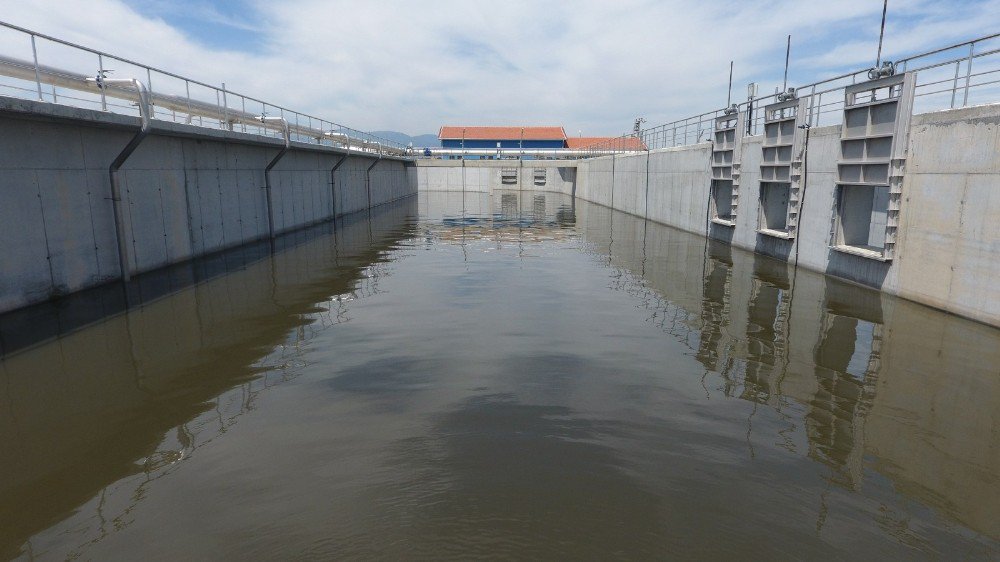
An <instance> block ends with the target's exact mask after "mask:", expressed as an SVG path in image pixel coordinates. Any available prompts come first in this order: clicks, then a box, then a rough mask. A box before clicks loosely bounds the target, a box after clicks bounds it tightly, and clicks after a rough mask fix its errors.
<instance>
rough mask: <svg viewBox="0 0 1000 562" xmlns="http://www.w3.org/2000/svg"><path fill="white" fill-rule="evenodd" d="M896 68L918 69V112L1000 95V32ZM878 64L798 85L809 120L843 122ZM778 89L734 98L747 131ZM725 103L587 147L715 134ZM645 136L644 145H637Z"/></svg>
mask: <svg viewBox="0 0 1000 562" xmlns="http://www.w3.org/2000/svg"><path fill="white" fill-rule="evenodd" d="M891 68H892V69H893V71H894V72H897V73H899V72H913V73H916V84H915V93H914V98H915V100H914V107H913V112H914V113H927V112H930V111H939V110H943V109H954V108H956V107H966V106H970V105H979V104H984V103H995V102H997V101H998V100H1000V33H994V34H992V35H987V36H984V37H979V38H977V39H973V40H971V41H965V42H962V43H957V44H954V45H949V46H946V47H942V48H939V49H934V50H932V51H928V52H925V53H920V54H916V55H911V56H908V57H905V58H901V59H898V60H896V61H895V62H893V63H892V67H891ZM873 70H874V69H871V68H865V69H861V70H857V71H853V72H848V73H846V74H841V75H839V76H835V77H833V78H827V79H824V80H820V81H818V82H813V83H811V84H805V85H803V86H799V87H797V88H795V95H796V96H798V97H800V98H807V99H808V103H807V107H808V115H807V117H806V122H807V123H808V124H809V125H810V126H812V127H819V126H825V125H839V124H841V122H842V118H843V110H844V88H845V87H847V86H850V85H853V84H857V83H859V82H866V81H868V80H870V79H871V75H870V74H869V73H870V72H872V71H873ZM782 94H784V92H775V93H773V94H766V95H763V96H755V97H753V98H751V99H748V100H747V101H744V102H742V103H739V104H735V105H736V107H737V108H738V110H739V111H741V112H743V114H744V115H745V116H746V119H745V125H744V126H745V127H746V129H747V130H746V133H747V134H748V135H758V134H761V133H762V132H763V127H764V111H763V109H764V106H765V105H768V104H771V103H775V102H777V101H780V100H779V99H778V96H779V95H782ZM725 112H726V108H719V109H715V110H712V111H708V112H705V113H700V114H698V115H694V116H691V117H686V118H684V119H679V120H677V121H672V122H670V123H664V124H662V125H657V126H654V127H649V128H646V129H642V130H641V131H639V133H638V134H636V133H634V132H630V133H626V134H623V135H621V136H619V137H615V138H613V139H608V140H606V141H602V142H600V143H597V144H594V145H591V146H588V147H586V148H585V149H584V150H585V151H588V152H590V153H591V155H592V156H601V155H604V154H607V153H608V152H615V153H622V152H635V151H642V150H655V149H660V148H670V147H675V146H687V145H691V144H697V143H700V142H707V141H709V140H711V134H712V131H713V130H714V126H715V120H716V118H718V117H721V116H723V115H724V114H725ZM637 139H638V141H641V145H642V146H643V148H638V147H637V146H638V145H640V143H639V142H637Z"/></svg>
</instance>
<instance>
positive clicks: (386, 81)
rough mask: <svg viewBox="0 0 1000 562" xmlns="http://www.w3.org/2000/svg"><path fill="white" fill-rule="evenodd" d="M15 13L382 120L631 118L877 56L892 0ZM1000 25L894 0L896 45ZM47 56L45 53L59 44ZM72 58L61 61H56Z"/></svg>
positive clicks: (607, 123) (244, 3) (184, 66)
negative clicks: (788, 41) (885, 0)
mask: <svg viewBox="0 0 1000 562" xmlns="http://www.w3.org/2000/svg"><path fill="white" fill-rule="evenodd" d="M5 6H9V9H5V10H4V13H3V15H2V16H0V19H3V20H5V21H8V22H11V23H14V24H17V25H22V26H24V27H28V28H32V29H36V30H38V31H41V32H44V33H48V34H51V35H55V36H58V37H65V38H67V39H70V40H73V41H76V42H79V43H82V44H85V45H88V46H92V47H96V48H100V49H103V50H106V51H109V52H112V53H121V54H122V55H124V56H129V57H130V58H133V59H136V60H139V61H142V62H144V63H147V64H151V65H154V66H157V67H160V68H163V69H165V70H169V71H172V72H176V73H178V74H183V75H185V76H191V77H193V78H196V79H199V80H202V81H205V82H208V83H212V84H221V83H222V82H225V83H226V84H227V86H228V87H229V88H230V89H232V90H236V91H239V92H242V93H246V94H248V95H253V96H255V97H258V98H263V99H266V100H268V101H273V102H274V103H279V104H282V105H285V106H287V107H291V108H295V109H298V110H300V111H305V112H310V113H313V114H315V115H319V116H322V117H324V118H327V119H331V120H335V121H338V122H341V123H344V124H347V125H350V126H352V127H356V128H359V129H365V130H386V129H389V130H399V131H403V132H406V133H410V134H420V133H432V132H436V131H437V129H438V127H440V126H441V125H444V124H469V125H472V124H492V125H514V124H557V125H564V126H565V127H566V130H567V132H568V133H569V134H576V133H577V132H578V131H579V132H582V133H583V134H585V135H603V134H618V133H621V132H623V131H625V130H627V129H629V127H630V125H631V122H632V120H633V118H634V117H636V116H639V115H642V116H644V117H645V118H646V119H647V121H648V124H655V123H658V122H665V121H670V120H674V119H677V118H683V117H685V116H687V115H691V114H695V113H699V112H702V111H707V110H712V109H715V108H717V107H721V106H722V105H724V104H725V102H726V83H727V80H728V72H729V61H730V60H734V61H735V72H734V79H733V83H734V88H733V89H734V97H735V98H737V99H741V97H742V96H743V95H744V92H745V91H746V90H745V85H746V84H747V82H750V81H755V82H758V83H760V84H761V90H762V91H773V89H774V87H775V86H776V85H780V83H781V75H782V71H783V64H784V49H785V37H786V36H787V35H788V34H789V33H790V34H791V35H792V61H791V68H790V72H789V83H790V85H795V84H802V83H807V82H811V81H814V80H816V79H820V78H823V77H828V76H831V75H834V74H838V73H840V72H843V71H846V70H855V69H860V68H864V67H866V66H870V65H871V64H872V63H874V58H875V51H876V47H877V42H878V30H879V23H880V17H881V9H882V3H881V1H879V0H837V1H832V2H815V1H806V2H803V1H802V0H772V1H769V2H756V1H750V0H747V1H736V0H727V1H707V0H701V1H697V0H671V1H657V2H653V1H643V0H620V1H616V2H608V1H607V0H602V1H590V0H577V1H573V2H533V1H527V0H525V1H517V0H512V1H506V2H502V3H500V2H495V3H486V2H468V1H451V0H448V1H437V2H364V1H327V0H285V1H282V2H274V1H265V0H232V1H221V2H220V1H217V2H210V1H204V0H173V1H171V0H90V1H88V2H78V1H73V2H70V1H66V0H7V2H5ZM996 32H1000V0H976V1H973V0H968V1H953V2H943V1H930V0H890V2H889V18H888V24H887V31H886V41H885V49H884V51H885V53H886V56H888V57H889V58H899V57H901V56H904V55H907V54H911V53H914V52H919V51H923V50H927V49H931V48H935V47H938V46H942V45H945V44H948V43H952V42H959V41H963V40H966V39H971V38H973V37H977V36H982V35H987V34H990V33H996ZM43 62H44V61H43ZM49 62H51V63H58V62H59V61H49Z"/></svg>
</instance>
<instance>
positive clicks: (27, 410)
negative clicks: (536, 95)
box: [0, 192, 1000, 560]
mask: <svg viewBox="0 0 1000 562" xmlns="http://www.w3.org/2000/svg"><path fill="white" fill-rule="evenodd" d="M240 252H242V253H240ZM240 252H236V253H233V252H231V253H229V254H227V255H223V256H216V257H214V258H213V259H212V260H210V262H211V263H208V264H206V263H200V264H194V265H191V266H190V267H189V268H188V269H187V270H185V271H187V273H186V274H184V275H181V274H178V273H177V272H173V273H171V274H170V275H168V276H166V277H165V278H162V277H161V278H159V279H158V278H156V277H155V276H146V277H145V281H142V280H140V281H142V282H137V283H135V284H133V285H131V286H130V287H127V288H122V287H118V288H114V289H113V292H114V294H119V293H124V296H113V297H109V296H108V294H107V293H102V295H98V296H97V297H95V298H97V299H98V300H99V301H100V302H101V303H103V304H100V305H99V306H98V305H93V304H91V305H86V306H84V307H83V308H72V309H70V308H65V307H64V309H62V310H61V311H60V310H55V311H53V310H48V311H44V310H43V311H41V312H33V313H32V314H34V316H31V315H29V316H23V315H22V316H21V317H19V318H18V319H14V320H11V319H9V318H8V319H6V320H0V338H3V341H2V342H0V343H5V344H6V346H7V347H6V348H4V349H6V350H7V351H6V353H5V355H4V356H3V358H2V360H0V558H25V559H28V558H39V559H64V558H69V557H80V558H83V559H109V558H110V559H152V560H160V559H163V560H166V559H171V560H176V559H205V558H283V559H287V558H324V559H328V558H337V559H370V558H379V559H383V558H404V559H411V558H421V559H449V558H450V559H464V560H468V559H478V558H492V557H500V558H504V557H507V558H519V559H602V560H605V559H650V558H657V559H661V558H683V559H692V558H694V559H698V558H704V559H719V558H723V557H725V558H741V559H747V558H751V559H803V558H807V559H845V558H857V557H863V558H869V559H874V558H893V559H902V558H905V559H913V558H917V559H921V558H966V559H968V558H972V559H989V558H996V557H998V556H1000V368H998V365H1000V330H996V329H993V328H990V327H987V326H984V325H980V324H976V323H973V322H970V321H966V320H963V319H961V318H958V317H955V316H951V315H947V314H944V313H940V312H937V311H934V310H931V309H928V308H926V307H923V306H919V305H916V304H913V303H910V302H907V301H903V300H899V299H895V298H891V297H888V296H885V295H880V294H878V293H876V292H874V291H871V290H867V289H863V288H859V287H856V286H852V285H849V284H846V283H843V282H839V281H835V280H833V279H829V278H825V277H823V276H821V275H818V274H815V273H811V272H808V271H804V270H801V269H800V270H798V271H796V270H794V269H793V268H789V267H788V266H787V265H786V264H783V263H779V262H775V261H772V260H769V259H766V258H762V257H759V256H754V255H753V254H749V253H746V252H742V251H738V250H734V249H731V248H729V247H727V246H723V245H717V244H713V243H709V242H706V240H705V239H704V238H702V237H699V236H696V235H692V234H687V233H683V232H680V231H677V230H674V229H671V228H668V227H665V226H662V225H658V224H655V223H650V222H646V221H643V220H642V219H641V218H638V217H634V216H630V215H626V214H623V213H619V212H612V211H611V210H609V209H607V208H605V207H600V206H597V205H592V204H587V203H585V202H580V201H576V202H574V201H572V200H571V199H569V198H567V197H565V196H561V195H556V194H537V193H530V192H525V193H517V192H513V193H506V194H502V193H497V194H495V196H493V197H492V198H491V197H487V196H484V195H477V194H468V193H467V194H464V195H463V194H461V193H459V194H443V193H423V194H420V195H419V196H417V197H413V198H410V199H407V200H404V201H401V202H397V203H394V204H391V205H387V206H383V207H380V208H378V209H375V210H373V211H372V214H371V217H370V218H369V217H368V215H367V214H363V215H357V216H352V217H347V218H344V219H341V220H339V221H338V224H337V225H336V226H335V227H334V226H333V225H321V226H319V227H316V228H314V229H311V230H309V231H306V232H304V233H297V234H295V235H292V236H290V237H286V239H284V242H283V243H282V244H279V247H278V250H277V251H276V252H275V253H274V254H273V255H271V254H270V253H269V252H256V253H254V252H249V254H248V250H246V249H244V250H241V251H240ZM199 272H200V273H199ZM206 272H208V273H206ZM164 279H166V280H164ZM101 299H103V300H101ZM109 299H110V300H109ZM126 302H128V303H130V306H129V307H128V311H127V312H125V311H124V310H125V306H124V303H126ZM108 303H112V304H108ZM114 303H118V304H117V305H115V304H114ZM138 304H141V306H139V305H138ZM81 306H82V305H81ZM67 310H87V311H89V312H88V313H87V314H89V315H86V314H84V315H81V314H77V313H73V314H71V313H70V312H67ZM95 311H97V312H95ZM26 318H27V320H26ZM74 319H76V320H75V321H74ZM4 330H6V331H4ZM36 335H37V336H36ZM32 337H34V338H35V340H34V341H32V339H31V338H32ZM12 342H14V343H12Z"/></svg>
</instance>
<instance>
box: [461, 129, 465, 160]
mask: <svg viewBox="0 0 1000 562" xmlns="http://www.w3.org/2000/svg"><path fill="white" fill-rule="evenodd" d="M462 160H465V127H462Z"/></svg>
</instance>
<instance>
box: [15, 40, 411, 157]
mask: <svg viewBox="0 0 1000 562" xmlns="http://www.w3.org/2000/svg"><path fill="white" fill-rule="evenodd" d="M0 75H3V76H9V77H11V78H17V79H20V80H25V81H28V82H36V80H37V82H38V83H40V84H47V85H51V86H57V87H59V88H66V89H70V90H77V91H84V92H92V93H99V92H100V91H101V89H100V87H99V86H98V85H97V82H96V79H95V78H93V77H90V76H87V75H84V74H79V73H76V72H70V71H68V70H63V69H59V68H54V67H51V66H42V65H39V66H38V73H37V76H36V73H35V64H34V63H33V62H30V61H24V60H20V59H16V58H12V57H6V56H3V55H0ZM104 82H105V84H106V87H105V88H104V94H105V95H106V96H108V97H112V98H117V99H124V100H128V101H131V102H139V101H140V100H139V99H138V98H139V97H140V95H139V94H137V93H136V92H135V91H134V90H133V89H132V88H131V87H130V86H129V84H125V83H124V82H128V81H127V80H126V81H122V80H116V79H111V78H105V79H104ZM147 96H148V105H150V106H156V107H162V108H164V109H167V110H170V111H175V112H177V113H181V114H184V115H188V116H189V117H188V119H187V123H189V124H190V116H199V117H208V118H210V119H218V120H220V121H225V122H226V123H227V124H229V125H234V124H244V125H259V124H261V121H260V118H259V117H260V115H259V114H255V113H250V112H247V111H241V110H238V109H233V108H229V109H227V110H226V114H225V115H222V113H221V108H220V107H219V106H218V105H216V104H212V103H206V102H202V101H197V100H194V99H189V98H187V97H184V96H174V95H168V94H158V93H152V92H147ZM266 125H268V124H267V123H265V126H266ZM272 125H273V124H272ZM288 128H289V130H290V132H292V133H294V134H297V135H301V136H304V137H309V138H314V139H320V138H331V139H332V140H334V141H335V142H340V143H341V144H343V145H345V146H346V145H349V144H353V145H355V146H357V145H362V146H365V145H366V144H367V142H366V141H363V140H361V139H356V138H355V139H354V140H353V141H352V140H351V139H352V138H353V137H350V136H349V135H347V134H344V133H334V132H332V131H324V130H322V129H316V128H313V127H307V126H305V125H296V124H294V123H288ZM386 152H387V153H389V154H392V155H394V156H408V155H409V151H408V150H406V149H399V148H389V147H386Z"/></svg>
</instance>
